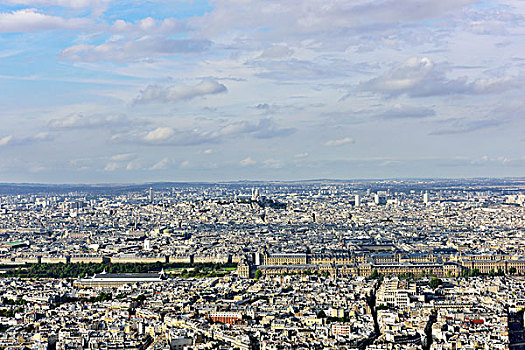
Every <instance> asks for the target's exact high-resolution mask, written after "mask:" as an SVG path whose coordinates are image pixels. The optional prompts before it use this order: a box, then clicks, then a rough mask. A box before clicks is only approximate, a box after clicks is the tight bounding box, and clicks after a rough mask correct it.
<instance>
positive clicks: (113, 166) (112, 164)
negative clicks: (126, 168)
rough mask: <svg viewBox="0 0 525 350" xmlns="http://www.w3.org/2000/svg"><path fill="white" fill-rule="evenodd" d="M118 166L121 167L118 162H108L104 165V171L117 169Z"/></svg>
mask: <svg viewBox="0 0 525 350" xmlns="http://www.w3.org/2000/svg"><path fill="white" fill-rule="evenodd" d="M120 167H121V166H120V164H118V163H115V162H110V163H107V164H106V166H105V167H104V171H115V170H118V169H119V168H120Z"/></svg>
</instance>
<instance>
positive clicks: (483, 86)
mask: <svg viewBox="0 0 525 350" xmlns="http://www.w3.org/2000/svg"><path fill="white" fill-rule="evenodd" d="M450 71H451V69H450V67H449V65H448V64H446V63H438V64H436V63H434V62H433V61H432V60H430V59H429V58H427V57H423V58H421V59H419V58H416V57H412V58H410V59H409V60H407V61H406V62H404V63H403V64H400V65H398V66H396V67H394V68H392V69H391V70H389V71H386V72H385V73H383V74H382V75H380V76H379V77H377V78H374V79H371V80H369V81H366V82H363V83H361V84H360V88H361V89H362V90H369V91H374V92H379V93H382V94H385V95H392V96H396V95H401V94H407V95H409V96H411V97H427V96H438V95H453V94H488V93H500V92H503V91H505V90H509V89H514V88H518V87H520V86H522V79H518V78H514V77H503V78H492V79H477V80H474V81H469V80H468V78H467V77H460V78H456V79H449V78H447V73H449V72H450Z"/></svg>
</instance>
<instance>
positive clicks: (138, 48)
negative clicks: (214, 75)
mask: <svg viewBox="0 0 525 350" xmlns="http://www.w3.org/2000/svg"><path fill="white" fill-rule="evenodd" d="M112 39H115V38H112ZM210 46H211V42H210V41H208V40H198V39H170V38H167V37H164V36H160V37H157V36H148V35H145V36H143V37H140V38H137V39H127V38H116V40H109V41H106V42H105V43H103V44H100V45H89V44H78V45H74V46H70V47H68V48H66V49H64V50H62V51H61V52H60V55H61V56H62V57H64V58H65V59H68V60H72V61H84V62H95V61H103V60H111V61H120V62H127V61H142V60H144V59H149V58H151V57H164V56H174V55H184V54H196V53H201V52H203V51H206V50H208V49H209V48H210Z"/></svg>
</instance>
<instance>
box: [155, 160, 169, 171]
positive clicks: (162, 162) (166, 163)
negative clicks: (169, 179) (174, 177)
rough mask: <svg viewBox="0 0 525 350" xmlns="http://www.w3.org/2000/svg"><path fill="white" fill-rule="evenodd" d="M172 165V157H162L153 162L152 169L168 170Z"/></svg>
mask: <svg viewBox="0 0 525 350" xmlns="http://www.w3.org/2000/svg"><path fill="white" fill-rule="evenodd" d="M170 165H171V159H169V158H162V159H161V160H159V161H158V162H157V163H155V164H153V165H152V166H151V168H150V170H166V169H168V167H169V166H170Z"/></svg>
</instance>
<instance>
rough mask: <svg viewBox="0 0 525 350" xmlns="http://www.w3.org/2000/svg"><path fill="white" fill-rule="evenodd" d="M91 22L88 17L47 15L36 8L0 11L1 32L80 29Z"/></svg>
mask: <svg viewBox="0 0 525 350" xmlns="http://www.w3.org/2000/svg"><path fill="white" fill-rule="evenodd" d="M90 24H91V21H90V20H88V19H84V18H71V19H64V18H62V17H56V16H49V15H45V14H43V13H40V12H38V10H36V9H23V10H17V11H13V12H2V13H0V33H13V32H32V31H39V30H53V29H78V28H83V27H87V26H89V25H90Z"/></svg>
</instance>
